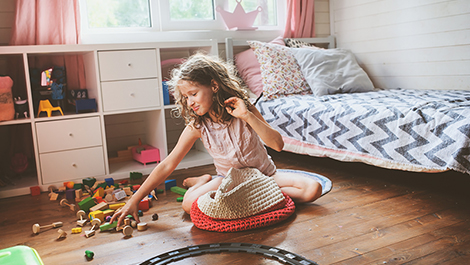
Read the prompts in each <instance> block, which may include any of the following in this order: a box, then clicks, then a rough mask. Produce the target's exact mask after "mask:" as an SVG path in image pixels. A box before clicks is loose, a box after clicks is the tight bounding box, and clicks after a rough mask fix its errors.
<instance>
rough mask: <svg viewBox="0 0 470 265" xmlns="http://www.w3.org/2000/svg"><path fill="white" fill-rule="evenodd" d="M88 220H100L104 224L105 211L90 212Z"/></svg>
mask: <svg viewBox="0 0 470 265" xmlns="http://www.w3.org/2000/svg"><path fill="white" fill-rule="evenodd" d="M88 218H89V219H90V220H93V219H100V221H101V222H104V214H103V211H100V210H98V211H94V212H90V213H89V214H88Z"/></svg>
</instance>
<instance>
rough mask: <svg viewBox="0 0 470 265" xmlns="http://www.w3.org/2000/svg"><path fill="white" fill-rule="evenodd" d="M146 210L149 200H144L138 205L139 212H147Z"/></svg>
mask: <svg viewBox="0 0 470 265" xmlns="http://www.w3.org/2000/svg"><path fill="white" fill-rule="evenodd" d="M148 209H149V200H148V199H147V198H144V199H142V200H141V201H140V203H139V210H142V211H148Z"/></svg>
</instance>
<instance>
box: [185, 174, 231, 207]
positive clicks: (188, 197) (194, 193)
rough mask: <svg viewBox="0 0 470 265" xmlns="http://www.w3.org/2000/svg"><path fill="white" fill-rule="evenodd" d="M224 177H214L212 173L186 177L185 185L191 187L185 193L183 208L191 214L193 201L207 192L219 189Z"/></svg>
mask: <svg viewBox="0 0 470 265" xmlns="http://www.w3.org/2000/svg"><path fill="white" fill-rule="evenodd" d="M222 179H223V178H221V177H217V178H214V179H212V177H211V176H210V175H202V176H200V177H194V178H187V179H185V180H184V181H183V185H185V186H186V187H189V189H188V191H186V193H185V194H184V198H183V210H184V211H185V212H186V213H188V214H189V212H190V211H191V205H192V204H193V202H194V201H195V200H196V199H197V198H199V197H200V196H202V195H204V194H206V193H207V192H209V191H213V190H217V188H219V186H220V183H222Z"/></svg>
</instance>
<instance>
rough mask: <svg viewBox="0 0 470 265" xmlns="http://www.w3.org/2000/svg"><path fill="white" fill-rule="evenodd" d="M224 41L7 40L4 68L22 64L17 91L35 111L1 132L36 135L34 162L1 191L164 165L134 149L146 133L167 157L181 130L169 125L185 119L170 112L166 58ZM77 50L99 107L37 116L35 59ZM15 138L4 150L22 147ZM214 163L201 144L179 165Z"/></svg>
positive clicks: (0, 61)
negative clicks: (138, 157)
mask: <svg viewBox="0 0 470 265" xmlns="http://www.w3.org/2000/svg"><path fill="white" fill-rule="evenodd" d="M217 46H218V44H217V42H216V41H215V40H202V41H186V42H184V41H179V42H155V43H135V44H98V45H50V46H49V45H40V46H5V47H0V75H8V72H9V71H7V69H8V68H9V67H2V65H12V66H13V67H17V68H18V69H17V72H19V73H20V75H19V76H16V77H15V80H14V82H15V84H18V85H17V86H16V87H17V88H16V89H17V91H14V94H15V96H16V95H17V96H21V98H22V99H27V100H28V103H27V107H28V109H29V113H31V115H33V116H32V117H26V118H22V119H18V120H11V121H3V122H0V137H2V136H5V135H7V136H9V135H12V134H13V135H14V134H15V133H18V131H20V133H21V135H23V134H25V135H29V136H28V140H27V141H23V142H22V143H21V144H22V145H23V146H24V145H26V149H28V150H29V151H30V152H31V154H32V155H31V157H30V158H29V160H28V161H29V166H28V170H26V171H25V172H23V173H20V174H19V175H18V179H19V180H21V181H15V183H16V184H15V185H14V186H6V187H0V198H3V197H9V196H16V195H21V194H28V193H29V192H30V190H29V187H31V186H36V185H39V186H41V188H42V190H46V189H47V187H48V186H49V185H51V184H54V185H61V184H62V183H63V182H65V181H81V179H83V178H86V177H95V178H97V179H102V180H103V179H105V178H109V177H112V178H115V179H121V178H127V177H129V173H130V172H141V173H143V174H148V173H150V172H151V171H152V169H153V168H154V167H155V166H156V165H155V164H147V165H143V164H141V163H139V162H137V161H134V160H133V159H132V157H131V156H130V157H129V155H128V152H129V150H130V148H132V146H135V145H137V144H138V143H139V141H141V142H142V143H143V144H147V145H151V146H153V147H156V148H158V149H159V150H160V159H161V160H163V159H164V158H165V157H166V156H167V155H168V153H169V152H170V151H171V150H169V148H173V145H174V143H173V141H174V139H177V138H178V137H177V135H178V134H179V133H180V132H181V131H178V130H175V126H169V127H168V128H167V125H168V124H171V123H175V124H181V122H182V121H181V120H173V119H171V118H169V117H168V114H167V113H168V111H169V109H170V108H172V106H164V105H163V91H162V80H163V78H164V77H167V76H168V65H165V68H164V69H162V67H161V61H164V60H165V61H166V60H168V59H180V58H185V57H188V56H190V55H191V54H193V53H195V52H196V51H200V50H205V51H206V52H207V53H210V54H212V55H217V54H218V51H217ZM70 55H73V56H77V57H80V58H81V59H82V60H83V65H84V68H85V73H84V75H85V76H86V89H87V94H88V96H89V98H90V99H95V101H96V110H93V111H90V112H83V113H76V111H75V109H74V110H70V109H69V110H64V115H63V116H62V115H60V113H59V112H57V113H54V114H53V115H52V116H51V117H47V116H45V115H41V116H40V117H36V116H35V114H37V107H38V106H37V105H38V102H39V98H38V97H39V95H41V96H43V95H42V94H39V93H38V91H35V88H34V87H33V85H32V84H31V83H30V80H32V78H34V74H35V73H33V72H31V69H32V66H33V65H35V64H37V63H38V62H47V61H50V62H63V61H64V60H63V59H60V58H62V57H64V56H70ZM170 61H171V60H170ZM175 61H177V60H175ZM12 62H13V63H12ZM43 66H44V65H43ZM59 66H60V65H59ZM41 67H42V66H41ZM44 67H46V66H44ZM171 67H172V66H170V69H171ZM66 70H67V68H66ZM21 84H23V85H21ZM18 89H19V90H18ZM69 89H71V88H69ZM74 89H75V88H74ZM41 93H44V92H41ZM168 130H170V131H168ZM2 146H5V145H0V147H2ZM9 146H10V145H9ZM11 146H12V148H10V149H11V150H10V149H8V150H0V154H2V153H4V154H5V153H10V152H11V151H12V150H13V151H15V150H14V148H15V147H14V146H16V145H13V144H11ZM0 158H4V157H3V156H2V157H0ZM210 163H212V158H211V157H210V156H209V155H208V154H207V152H205V150H203V148H201V145H199V144H197V145H195V146H194V147H193V149H192V150H191V151H190V153H189V154H188V155H187V156H186V157H185V158H184V159H183V161H182V162H181V163H180V165H179V166H178V168H188V167H193V166H199V165H204V164H210ZM1 169H2V168H0V170H1Z"/></svg>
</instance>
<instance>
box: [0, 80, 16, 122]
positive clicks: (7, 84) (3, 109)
mask: <svg viewBox="0 0 470 265" xmlns="http://www.w3.org/2000/svg"><path fill="white" fill-rule="evenodd" d="M12 86H13V80H11V78H10V77H9V76H0V121H9V120H13V119H14V118H15V105H14V103H13V96H12V92H11V87H12Z"/></svg>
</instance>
